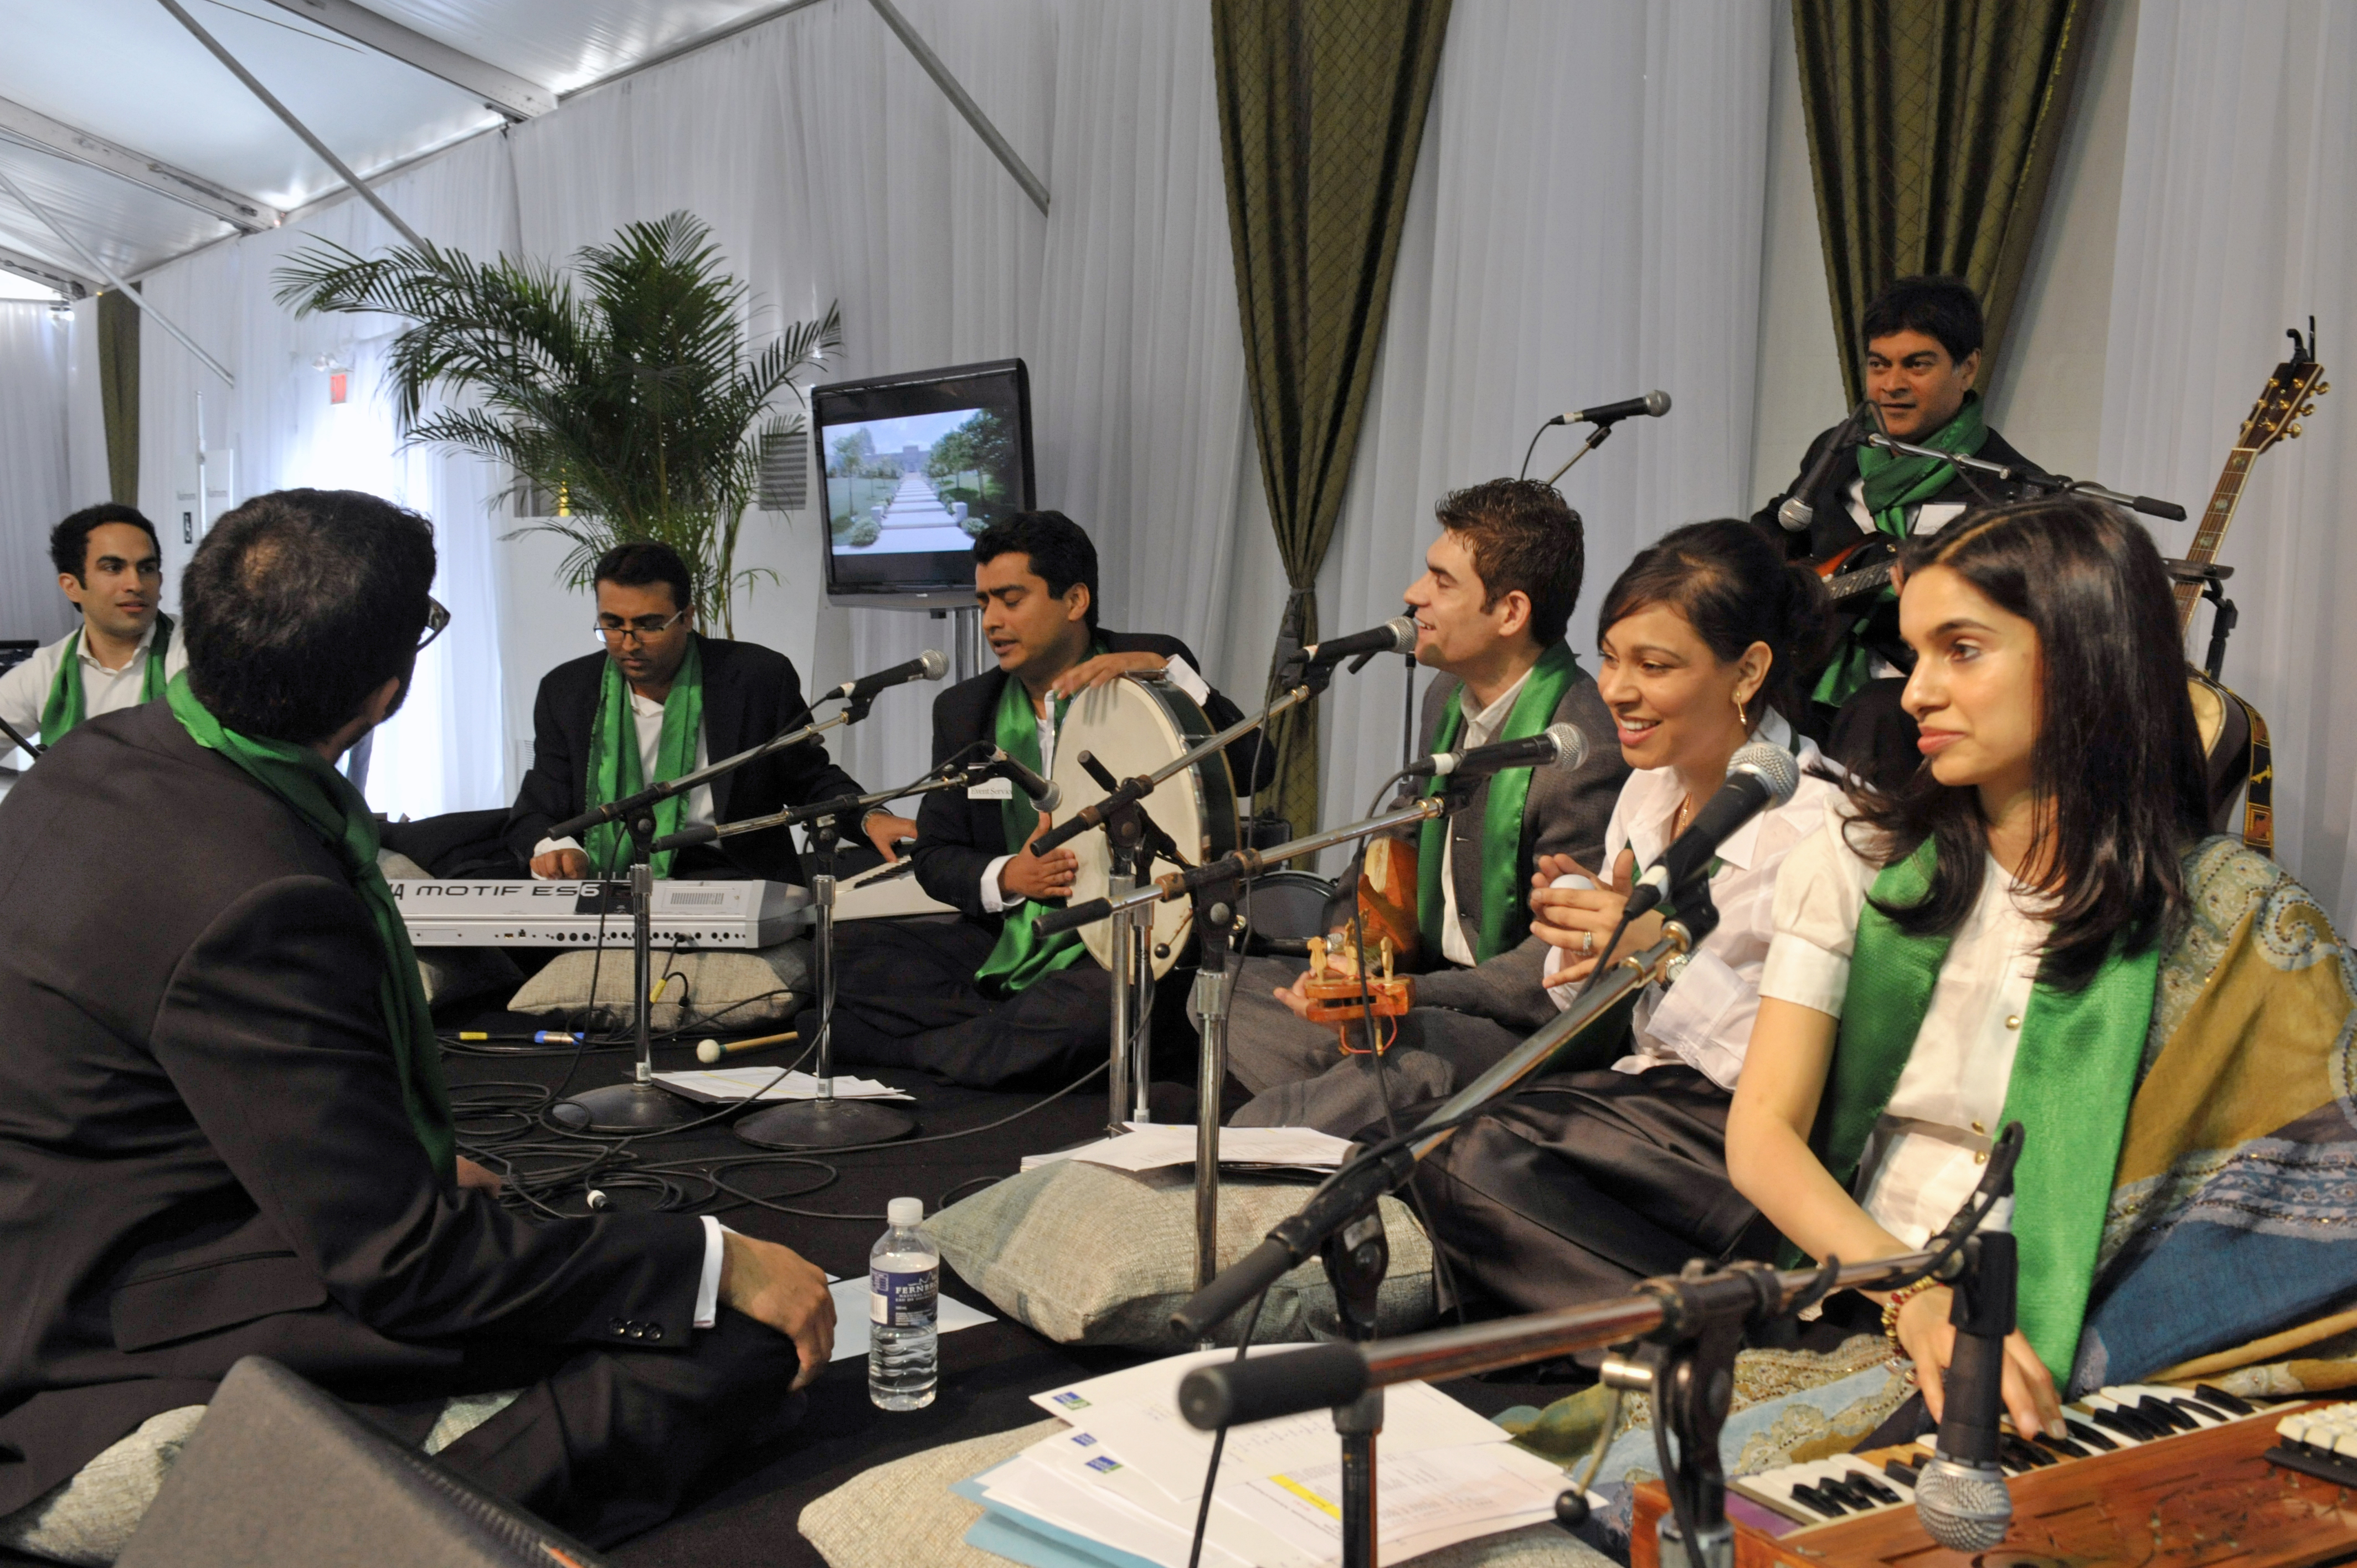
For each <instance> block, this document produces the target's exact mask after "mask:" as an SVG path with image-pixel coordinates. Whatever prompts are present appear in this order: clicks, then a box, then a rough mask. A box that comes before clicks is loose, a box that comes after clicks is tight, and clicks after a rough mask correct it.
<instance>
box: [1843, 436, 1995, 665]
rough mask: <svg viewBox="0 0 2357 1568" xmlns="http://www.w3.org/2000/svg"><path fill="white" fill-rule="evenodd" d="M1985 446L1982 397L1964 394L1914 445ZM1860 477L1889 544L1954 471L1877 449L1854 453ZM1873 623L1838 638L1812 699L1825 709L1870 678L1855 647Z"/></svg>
mask: <svg viewBox="0 0 2357 1568" xmlns="http://www.w3.org/2000/svg"><path fill="white" fill-rule="evenodd" d="M1987 444H1988V422H1987V420H1986V417H1985V411H1984V410H1983V408H1982V406H1981V394H1980V393H1978V392H1966V393H1965V394H1964V406H1963V407H1962V408H1960V409H1958V410H1957V411H1956V414H1955V417H1954V418H1953V419H1951V420H1949V421H1948V423H1947V424H1943V425H1942V426H1940V428H1939V429H1937V430H1935V431H1933V432H1932V434H1931V435H1926V436H1924V437H1923V438H1922V439H1921V440H1920V441H1917V442H1915V443H1914V445H1915V446H1929V447H1932V449H1934V450H1935V451H1941V452H1953V453H1955V454H1956V455H1957V456H1964V457H1969V456H1973V455H1974V454H1975V453H1976V452H1978V451H1979V450H1980V449H1981V448H1982V447H1983V446H1986V445H1987ZM1857 473H1858V478H1860V479H1862V480H1864V481H1865V486H1864V489H1865V497H1864V499H1865V501H1866V510H1867V512H1868V513H1870V514H1871V515H1872V516H1873V518H1874V526H1875V527H1876V528H1878V529H1879V530H1881V531H1882V532H1884V533H1887V534H1889V536H1890V537H1891V538H1893V539H1904V538H1906V537H1907V509H1908V508H1909V507H1910V506H1915V505H1918V504H1920V503H1921V502H1923V501H1927V500H1929V499H1932V497H1933V496H1936V495H1938V494H1939V493H1940V492H1941V491H1942V490H1944V489H1947V488H1948V486H1949V485H1950V484H1951V483H1953V481H1954V479H1955V477H1956V469H1955V466H1954V465H1953V464H1952V463H1943V462H1939V461H1937V460H1936V459H1933V458H1931V457H1916V456H1909V455H1906V454H1903V453H1899V452H1888V451H1885V450H1884V449H1883V448H1881V447H1879V446H1860V447H1859V448H1858V449H1857ZM1893 597H1895V596H1894V595H1893V594H1892V593H1891V591H1890V590H1889V589H1888V588H1885V589H1883V590H1882V591H1881V592H1880V593H1879V594H1877V595H1876V596H1874V598H1873V599H1872V600H1871V601H1870V603H1871V604H1872V605H1874V606H1877V607H1878V606H1881V605H1885V604H1888V603H1889V602H1890V600H1891V599H1892V598H1893ZM1873 618H1874V612H1873V610H1872V609H1869V610H1868V611H1867V614H1865V615H1863V616H1860V617H1859V618H1857V621H1855V622H1854V623H1852V625H1851V627H1850V628H1849V630H1848V632H1847V633H1846V635H1845V636H1844V637H1843V638H1842V640H1841V647H1840V649H1839V650H1837V651H1836V652H1835V655H1834V660H1833V662H1832V663H1831V664H1829V665H1827V666H1826V667H1825V672H1824V675H1823V676H1821V677H1819V679H1818V681H1817V689H1816V692H1815V693H1813V695H1814V697H1815V700H1816V701H1818V702H1820V703H1824V704H1825V705H1826V706H1828V707H1836V708H1837V707H1839V706H1841V704H1842V703H1846V702H1848V701H1849V700H1850V698H1851V697H1852V696H1853V695H1855V694H1856V693H1857V689H1858V688H1859V687H1860V686H1863V685H1865V684H1866V683H1867V682H1868V681H1870V680H1872V679H1873V678H1874V655H1873V654H1872V653H1870V652H1868V651H1867V650H1866V649H1865V648H1863V647H1861V646H1860V645H1859V643H1858V638H1859V637H1860V636H1861V635H1863V634H1864V632H1865V630H1866V627H1867V622H1868V621H1870V620H1872V619H1873Z"/></svg>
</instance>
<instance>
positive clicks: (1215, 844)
mask: <svg viewBox="0 0 2357 1568" xmlns="http://www.w3.org/2000/svg"><path fill="white" fill-rule="evenodd" d="M1217 733H1219V732H1218V731H1216V730H1214V729H1213V728H1212V727H1211V721H1210V720H1208V719H1206V718H1205V717H1204V716H1203V710H1202V709H1200V708H1199V707H1197V706H1196V705H1195V703H1194V702H1193V700H1192V699H1190V698H1189V696H1188V695H1187V693H1184V692H1181V691H1180V690H1179V688H1178V687H1176V686H1174V685H1172V684H1171V683H1170V682H1168V681H1165V680H1163V679H1161V678H1159V677H1154V678H1151V679H1147V678H1141V677H1138V676H1135V675H1125V676H1123V677H1122V678H1121V679H1120V680H1118V681H1109V682H1106V683H1105V684H1103V685H1102V686H1096V687H1092V688H1091V689H1090V690H1088V691H1086V692H1083V693H1081V694H1080V695H1079V696H1078V697H1076V698H1074V699H1073V701H1072V705H1071V707H1070V708H1069V709H1067V710H1066V711H1065V714H1064V725H1063V728H1062V729H1061V730H1060V731H1058V732H1057V735H1056V766H1055V767H1054V768H1052V769H1051V770H1050V775H1049V776H1050V777H1051V778H1052V779H1054V780H1055V782H1056V784H1057V787H1058V788H1060V789H1062V790H1063V792H1064V793H1063V802H1062V805H1061V807H1060V809H1059V811H1057V813H1056V815H1057V818H1058V820H1059V821H1061V820H1063V819H1064V818H1067V817H1070V816H1071V814H1072V813H1074V812H1076V811H1079V810H1080V809H1081V808H1082V807H1083V806H1091V805H1094V804H1095V803H1096V802H1097V801H1099V800H1103V799H1104V798H1105V795H1106V793H1107V791H1106V790H1105V789H1104V787H1103V785H1101V784H1099V783H1098V782H1097V781H1096V780H1095V779H1092V778H1090V777H1089V775H1088V770H1087V769H1086V768H1082V766H1081V754H1082V752H1086V753H1088V754H1090V755H1091V756H1092V757H1095V758H1096V759H1097V761H1099V762H1100V763H1102V764H1103V765H1104V767H1105V768H1106V769H1107V770H1108V771H1109V772H1111V774H1112V775H1113V777H1114V779H1116V780H1118V779H1130V778H1135V776H1136V775H1138V774H1141V773H1152V772H1154V771H1156V770H1157V769H1158V768H1167V767H1168V766H1169V765H1170V764H1171V763H1173V762H1176V761H1177V760H1179V757H1183V756H1185V755H1186V754H1187V753H1188V752H1189V751H1191V750H1193V749H1194V748H1195V747H1196V746H1199V745H1200V744H1201V743H1202V742H1204V741H1207V740H1209V739H1211V736H1214V735H1216V734H1217ZM1146 815H1147V816H1149V817H1151V818H1152V819H1153V820H1154V822H1156V824H1157V825H1158V826H1159V827H1160V828H1161V829H1162V831H1163V832H1166V833H1168V834H1169V835H1170V842H1171V843H1175V844H1177V845H1178V846H1179V854H1183V855H1185V856H1187V858H1188V860H1189V862H1190V863H1191V864H1193V865H1202V864H1203V862H1205V861H1207V860H1217V859H1218V858H1219V857H1220V856H1222V855H1223V854H1230V853H1232V851H1233V850H1234V849H1235V847H1236V843H1237V832H1238V824H1237V821H1236V789H1235V782H1234V780H1233V779H1232V778H1231V777H1230V776H1229V773H1228V759H1227V757H1225V756H1224V755H1222V754H1220V753H1217V752H1215V753H1213V754H1212V755H1211V756H1210V757H1206V758H1204V759H1203V760H1202V761H1200V762H1199V763H1197V764H1196V765H1195V766H1194V767H1192V768H1189V769H1188V770H1187V771H1185V772H1184V773H1179V774H1174V775H1173V776H1172V777H1170V778H1168V779H1164V780H1163V781H1162V783H1161V785H1160V787H1159V788H1157V789H1156V790H1155V791H1154V793H1153V794H1151V795H1148V796H1147V797H1146ZM1071 850H1072V853H1073V854H1077V855H1079V856H1080V861H1081V864H1080V869H1079V871H1078V873H1077V874H1076V875H1074V876H1073V878H1072V898H1071V901H1072V902H1073V903H1076V904H1078V903H1083V902H1085V901H1087V900H1088V899H1091V898H1102V897H1104V896H1105V885H1106V879H1107V876H1108V875H1109V874H1110V872H1111V869H1112V856H1111V852H1110V850H1109V849H1108V847H1107V844H1106V842H1105V834H1104V832H1103V829H1092V830H1091V831H1090V832H1085V833H1082V835H1081V836H1080V837H1079V838H1076V839H1074V840H1073V841H1072V842H1071ZM1176 869H1177V867H1175V866H1171V865H1165V864H1164V863H1163V862H1162V861H1161V859H1160V858H1158V857H1157V859H1156V861H1155V863H1154V874H1155V875H1161V874H1162V873H1164V872H1166V871H1172V870H1176ZM1151 908H1152V909H1153V913H1154V940H1153V941H1152V943H1151V944H1149V946H1148V948H1147V956H1148V958H1149V959H1150V961H1151V962H1152V964H1153V969H1154V977H1155V978H1156V979H1157V980H1159V979H1161V978H1162V977H1163V976H1164V975H1166V974H1168V973H1169V972H1170V966H1171V965H1172V964H1174V963H1176V962H1177V961H1178V960H1179V949H1180V947H1181V946H1182V945H1183V944H1184V942H1185V940H1186V938H1187V935H1188V923H1189V919H1190V918H1191V911H1190V910H1189V908H1188V905H1187V902H1186V900H1184V899H1179V900H1175V901H1173V902H1171V903H1168V904H1156V905H1153V906H1152V907H1151ZM1081 936H1082V939H1083V940H1085V941H1086V942H1087V943H1088V948H1089V954H1090V956H1091V957H1092V958H1094V959H1095V960H1096V961H1097V962H1098V963H1100V964H1102V965H1103V966H1104V967H1105V968H1106V969H1111V968H1112V967H1113V922H1112V921H1110V920H1099V921H1098V922H1096V923H1095V924H1094V925H1092V926H1083V927H1082V928H1081ZM1164 949H1168V953H1167V954H1166V953H1164V951H1163V950H1164Z"/></svg>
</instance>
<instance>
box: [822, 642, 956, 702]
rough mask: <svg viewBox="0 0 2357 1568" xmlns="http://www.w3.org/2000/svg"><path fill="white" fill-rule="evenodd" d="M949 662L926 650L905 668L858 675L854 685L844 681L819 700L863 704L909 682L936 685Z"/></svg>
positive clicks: (902, 666)
mask: <svg viewBox="0 0 2357 1568" xmlns="http://www.w3.org/2000/svg"><path fill="white" fill-rule="evenodd" d="M949 671H950V661H949V660H947V659H945V658H943V657H942V650H940V649H938V648H928V649H926V650H924V651H923V652H922V653H920V654H918V655H917V656H916V657H915V658H914V659H911V660H909V661H908V662H907V663H906V664H895V665H894V666H892V668H891V669H889V670H879V671H877V672H876V673H875V674H873V675H862V676H861V677H860V678H859V679H858V680H856V681H845V682H844V683H843V684H842V685H840V686H837V687H836V688H835V689H834V691H832V692H829V693H826V694H825V695H824V696H822V697H820V698H819V701H820V702H822V703H823V702H824V701H826V699H827V697H841V698H842V699H844V701H845V702H849V703H864V702H866V701H867V700H868V699H869V698H871V697H873V696H875V695H876V693H878V692H888V691H890V690H891V689H892V688H893V687H895V686H899V685H905V684H906V683H908V682H910V681H938V680H940V679H941V678H942V676H944V675H946V674H948V673H949Z"/></svg>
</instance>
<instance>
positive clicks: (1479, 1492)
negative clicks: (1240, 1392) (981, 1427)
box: [955, 1347, 1566, 1568]
mask: <svg viewBox="0 0 2357 1568" xmlns="http://www.w3.org/2000/svg"><path fill="white" fill-rule="evenodd" d="M1287 1349H1288V1348H1285V1347H1274V1348H1268V1349H1265V1350H1262V1351H1258V1352H1255V1354H1257V1355H1284V1354H1286V1353H1287ZM1233 1354H1234V1352H1233V1351H1231V1350H1213V1351H1205V1352H1201V1353H1200V1354H1196V1355H1188V1356H1174V1357H1172V1358H1170V1359H1168V1360H1163V1361H1156V1362H1152V1363H1150V1364H1148V1365H1146V1366H1144V1367H1135V1368H1131V1369H1128V1370H1127V1371H1122V1372H1115V1373H1113V1374H1112V1375H1110V1376H1108V1377H1103V1378H1094V1379H1092V1380H1089V1381H1087V1382H1083V1383H1076V1384H1073V1385H1072V1386H1071V1387H1070V1388H1063V1389H1056V1390H1051V1391H1049V1392H1047V1393H1044V1394H1039V1395H1036V1396H1034V1399H1033V1402H1034V1403H1036V1404H1038V1405H1039V1406H1040V1408H1042V1409H1044V1410H1047V1411H1049V1412H1052V1413H1053V1414H1056V1415H1058V1416H1060V1417H1062V1418H1063V1419H1064V1420H1065V1421H1066V1422H1069V1423H1071V1426H1070V1429H1069V1430H1066V1431H1063V1432H1059V1433H1057V1434H1055V1435H1053V1436H1051V1437H1049V1438H1047V1439H1045V1440H1043V1441H1041V1442H1039V1443H1037V1444H1033V1445H1032V1446H1031V1447H1029V1448H1028V1449H1026V1450H1025V1451H1024V1452H1023V1453H1021V1454H1019V1455H1017V1456H1016V1457H1014V1458H1013V1459H1010V1460H1008V1461H1007V1462H1006V1463H1005V1464H1003V1465H999V1466H996V1467H994V1468H992V1469H989V1470H986V1471H985V1472H983V1473H982V1474H981V1475H979V1476H976V1477H974V1478H973V1479H972V1480H970V1481H966V1482H963V1483H961V1484H960V1485H959V1486H958V1487H956V1488H955V1489H956V1490H957V1491H958V1492H960V1493H961V1494H963V1495H964V1496H966V1497H968V1498H972V1499H973V1500H974V1501H976V1502H979V1503H981V1504H982V1505H983V1507H984V1508H985V1509H986V1510H987V1511H986V1512H985V1515H984V1517H983V1519H982V1520H981V1521H980V1522H979V1523H977V1524H976V1525H975V1526H974V1529H973V1530H971V1531H970V1532H968V1534H967V1536H966V1540H967V1541H969V1542H970V1543H971V1544H973V1545H974V1546H978V1547H981V1548H983V1549H985V1551H990V1552H997V1553H998V1554H999V1555H1001V1556H1003V1557H1011V1558H1014V1559H1015V1560H1016V1561H1017V1562H1020V1563H1028V1564H1031V1565H1032V1568H1085V1565H1096V1564H1112V1565H1114V1568H1145V1565H1151V1568H1186V1565H1187V1558H1188V1551H1189V1545H1190V1543H1191V1542H1192V1541H1193V1537H1194V1530H1195V1516H1196V1513H1197V1511H1198V1509H1199V1506H1200V1501H1201V1498H1202V1487H1203V1482H1204V1478H1205V1471H1206V1469H1207V1468H1208V1466H1210V1463H1211V1434H1209V1433H1207V1432H1199V1431H1197V1430H1196V1429H1195V1428H1194V1427H1192V1426H1189V1424H1188V1423H1187V1422H1186V1420H1185V1418H1184V1417H1182V1416H1181V1415H1180V1414H1179V1408H1178V1391H1179V1379H1180V1378H1181V1377H1182V1376H1183V1375H1185V1373H1186V1372H1188V1371H1189V1369H1193V1368H1195V1367H1199V1366H1201V1365H1203V1364H1204V1363H1205V1362H1207V1361H1213V1360H1220V1359H1226V1358H1229V1357H1232V1356H1233ZM1384 1403H1385V1409H1384V1421H1383V1435H1382V1436H1381V1437H1379V1438H1378V1439H1377V1440H1376V1475H1377V1485H1376V1488H1375V1490H1376V1498H1377V1510H1378V1517H1379V1525H1378V1530H1377V1535H1378V1538H1379V1539H1378V1551H1377V1557H1378V1560H1379V1561H1383V1562H1394V1561H1398V1560H1401V1559H1405V1558H1408V1557H1413V1556H1415V1555H1418V1554H1419V1553H1422V1552H1434V1551H1437V1550H1438V1549H1440V1548H1441V1547H1444V1546H1449V1545H1453V1544H1455V1543H1456V1542H1458V1541H1470V1540H1473V1539H1474V1538H1476V1537H1478V1536H1483V1535H1491V1534H1495V1533H1497V1532H1498V1531H1500V1530H1513V1529H1517V1528H1519V1527H1521V1526H1523V1525H1527V1524H1536V1523H1539V1522H1540V1521H1542V1520H1550V1519H1553V1518H1554V1517H1555V1496H1556V1494H1557V1493H1559V1492H1561V1491H1562V1490H1563V1488H1564V1486H1565V1484H1566V1483H1565V1478H1564V1473H1563V1472H1562V1471H1561V1470H1559V1469H1557V1468H1556V1467H1555V1466H1554V1465H1551V1464H1549V1463H1548V1462H1547V1461H1545V1460H1544V1459H1541V1458H1538V1457H1537V1456H1535V1455H1531V1454H1527V1453H1524V1452H1523V1450H1521V1449H1519V1448H1514V1447H1512V1446H1510V1445H1509V1444H1508V1442H1507V1436H1506V1434H1505V1433H1504V1432H1503V1431H1502V1430H1501V1429H1500V1428H1498V1427H1496V1426H1494V1425H1492V1424H1491V1423H1489V1422H1487V1421H1484V1420H1482V1419H1481V1418H1480V1416H1478V1415H1476V1414H1474V1413H1473V1412H1471V1411H1469V1410H1468V1409H1466V1408H1465V1407H1464V1406H1463V1405H1461V1404H1459V1403H1458V1402H1456V1401H1455V1400H1452V1399H1450V1398H1448V1396H1447V1395H1445V1394H1441V1393H1437V1392H1435V1391H1433V1390H1432V1389H1430V1388H1428V1387H1426V1385H1424V1384H1422V1383H1402V1384H1399V1385H1397V1386H1395V1387H1394V1388H1390V1389H1387V1390H1385V1391H1384ZM1341 1498H1342V1484H1341V1448H1340V1438H1338V1437H1337V1436H1336V1435H1335V1434H1334V1423H1333V1418H1332V1416H1331V1415H1330V1414H1329V1412H1324V1411H1319V1412H1314V1413H1311V1414H1306V1415H1295V1416H1286V1417H1283V1418H1281V1419H1278V1420H1275V1421H1265V1422H1259V1423H1254V1424H1253V1425H1250V1426H1239V1427H1236V1428H1234V1429H1232V1431H1230V1432H1229V1434H1228V1441H1227V1445H1226V1447H1225V1449H1224V1450H1223V1451H1222V1455H1221V1460H1220V1474H1219V1478H1218V1480H1217V1482H1216V1484H1215V1485H1214V1487H1213V1488H1212V1493H1211V1512H1210V1518H1209V1522H1208V1524H1207V1526H1206V1529H1205V1531H1204V1540H1203V1557H1202V1561H1203V1563H1205V1564H1207V1565H1210V1564H1217V1565H1219V1568H1328V1565H1330V1564H1336V1563H1340V1561H1341V1559H1342V1510H1341Z"/></svg>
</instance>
